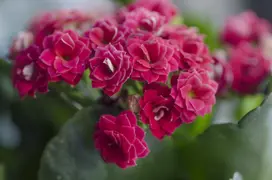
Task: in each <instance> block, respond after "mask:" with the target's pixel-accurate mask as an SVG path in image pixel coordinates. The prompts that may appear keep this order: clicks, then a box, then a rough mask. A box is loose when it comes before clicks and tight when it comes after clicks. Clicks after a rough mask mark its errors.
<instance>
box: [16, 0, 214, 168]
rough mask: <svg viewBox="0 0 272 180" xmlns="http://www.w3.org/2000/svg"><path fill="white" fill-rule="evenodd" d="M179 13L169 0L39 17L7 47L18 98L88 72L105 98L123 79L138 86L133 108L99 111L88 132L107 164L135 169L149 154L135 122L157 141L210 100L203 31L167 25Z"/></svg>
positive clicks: (208, 106) (73, 82) (72, 80)
mask: <svg viewBox="0 0 272 180" xmlns="http://www.w3.org/2000/svg"><path fill="white" fill-rule="evenodd" d="M177 14H178V13H177V8H176V7H175V6H174V5H173V4H172V3H171V2H170V1H169V0H150V1H144V0H138V1H136V2H135V3H133V4H131V5H128V6H127V7H124V8H121V9H119V10H117V11H116V13H115V14H113V15H112V16H110V17H102V18H101V19H96V20H95V21H94V20H93V19H92V18H89V17H88V16H85V14H83V13H80V12H78V11H68V12H67V11H65V12H63V11H60V12H57V13H47V14H44V15H42V16H40V17H38V18H35V20H34V21H33V22H32V23H31V25H30V27H29V28H28V32H27V33H26V36H24V37H23V38H22V37H19V38H18V39H16V40H15V44H19V45H14V46H12V50H11V52H12V55H13V56H12V57H15V58H14V67H13V83H14V86H15V88H17V89H18V92H19V94H20V95H21V96H22V97H23V96H26V95H30V96H34V95H35V93H37V92H41V93H44V92H47V89H48V83H49V82H50V83H54V82H60V81H62V82H66V83H68V84H70V85H72V86H76V85H77V84H78V82H79V81H80V80H81V77H82V75H83V73H84V72H85V70H87V69H89V70H90V75H89V78H90V79H91V82H92V87H93V88H99V89H101V91H103V93H104V94H105V95H108V96H115V95H118V94H119V93H120V92H121V91H122V90H123V89H124V84H125V83H126V82H127V81H128V80H129V79H130V81H132V82H136V81H139V82H141V83H143V84H144V86H143V89H142V91H143V92H142V93H141V94H142V96H141V97H139V99H138V101H137V102H136V106H137V107H138V108H137V109H138V110H139V111H138V112H137V113H136V112H133V111H131V110H125V111H123V112H122V113H120V114H119V115H118V116H117V117H115V116H112V115H102V116H101V118H100V120H99V121H98V123H97V126H96V130H95V133H94V142H95V147H96V149H97V150H98V151H99V152H100V154H101V156H102V158H103V160H104V161H105V162H107V163H115V164H117V165H118V166H119V167H121V168H127V167H130V166H134V165H136V160H137V159H138V158H144V157H146V156H147V155H148V153H149V148H148V146H147V143H146V142H145V140H144V138H145V131H144V129H143V128H142V127H140V126H139V125H138V124H137V119H138V120H139V122H141V123H143V124H146V125H147V126H148V127H149V129H150V131H151V133H152V134H153V135H154V137H156V138H158V139H160V140H162V139H163V138H164V137H165V136H171V135H172V134H173V133H174V131H175V130H176V129H177V128H178V127H179V126H180V125H182V124H184V123H192V122H193V121H194V120H195V119H196V117H197V116H204V115H205V114H208V113H210V112H211V111H212V106H213V105H214V104H215V101H216V99H215V94H216V92H217V86H218V85H217V83H216V82H215V81H214V80H212V79H211V77H210V73H211V71H212V67H213V66H212V63H213V58H212V56H211V55H210V53H209V50H208V47H207V45H206V44H205V43H204V36H203V35H201V34H199V33H198V31H197V29H196V28H190V27H187V26H185V25H172V24H171V21H172V20H173V18H174V17H175V16H176V15H177ZM86 23H87V25H89V26H86ZM83 24H84V25H83ZM86 27H87V29H85V28H86ZM29 33H30V34H31V35H28V34H29ZM17 47H19V48H17ZM137 96H139V94H138V95H137ZM134 113H136V114H137V115H136V114H134Z"/></svg>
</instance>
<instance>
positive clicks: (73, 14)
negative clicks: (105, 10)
mask: <svg viewBox="0 0 272 180" xmlns="http://www.w3.org/2000/svg"><path fill="white" fill-rule="evenodd" d="M92 23H93V18H92V17H91V16H90V15H89V14H85V13H83V12H82V11H78V10H59V11H52V12H45V13H41V14H40V15H38V16H36V17H35V18H34V19H33V20H32V22H31V24H30V26H29V30H30V31H31V32H33V33H34V38H35V43H36V44H38V45H39V46H41V47H42V45H43V40H44V39H45V38H46V37H47V36H49V35H51V34H53V33H54V32H55V31H64V30H73V31H75V32H77V33H79V34H81V33H82V32H85V31H86V30H87V29H88V28H90V27H91V25H92Z"/></svg>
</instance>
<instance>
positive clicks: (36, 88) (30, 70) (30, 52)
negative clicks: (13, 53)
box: [12, 45, 48, 97]
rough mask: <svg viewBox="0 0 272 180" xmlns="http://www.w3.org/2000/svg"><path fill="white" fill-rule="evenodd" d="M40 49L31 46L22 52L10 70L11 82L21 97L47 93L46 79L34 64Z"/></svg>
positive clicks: (44, 73) (43, 73)
mask: <svg viewBox="0 0 272 180" xmlns="http://www.w3.org/2000/svg"><path fill="white" fill-rule="evenodd" d="M39 55H40V49H39V48H38V47H37V46H35V45H32V46H30V47H29V48H27V49H25V50H24V51H22V52H21V53H20V54H19V55H18V56H17V58H16V60H15V62H14V63H15V64H14V66H13V69H12V82H13V85H14V87H15V88H16V89H17V90H18V92H19V95H20V96H21V97H24V96H27V95H29V96H34V95H35V93H36V92H40V93H45V92H47V91H48V79H47V76H46V72H45V71H43V70H42V69H41V68H39V66H37V64H36V62H37V60H38V59H39Z"/></svg>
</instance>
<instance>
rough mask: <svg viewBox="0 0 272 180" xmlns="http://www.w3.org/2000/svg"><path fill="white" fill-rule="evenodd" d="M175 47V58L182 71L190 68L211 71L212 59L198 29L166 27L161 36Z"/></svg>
mask: <svg viewBox="0 0 272 180" xmlns="http://www.w3.org/2000/svg"><path fill="white" fill-rule="evenodd" d="M159 36H160V37H162V38H163V39H165V40H168V41H169V42H170V44H172V45H173V46H174V47H175V49H176V50H175V55H174V58H175V59H176V62H178V64H179V69H180V70H184V69H185V70H186V69H190V68H203V69H207V70H210V65H211V63H212V58H211V56H210V53H209V50H208V47H207V45H206V44H205V43H204V41H203V40H204V36H203V35H201V34H199V33H198V30H197V29H196V28H188V27H187V26H184V25H170V26H169V25H168V26H165V27H164V28H163V29H162V31H161V33H160V34H159Z"/></svg>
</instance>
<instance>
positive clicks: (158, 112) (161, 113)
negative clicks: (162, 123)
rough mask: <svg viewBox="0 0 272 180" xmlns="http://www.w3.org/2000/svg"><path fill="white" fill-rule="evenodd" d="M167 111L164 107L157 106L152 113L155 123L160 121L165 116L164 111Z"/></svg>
mask: <svg viewBox="0 0 272 180" xmlns="http://www.w3.org/2000/svg"><path fill="white" fill-rule="evenodd" d="M168 110H169V109H168V108H167V107H166V106H158V107H156V108H154V109H153V113H155V117H154V119H155V120H156V121H159V120H161V118H163V116H164V115H165V113H166V112H165V111H168Z"/></svg>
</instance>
